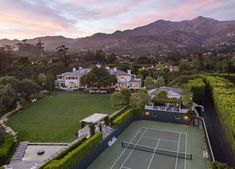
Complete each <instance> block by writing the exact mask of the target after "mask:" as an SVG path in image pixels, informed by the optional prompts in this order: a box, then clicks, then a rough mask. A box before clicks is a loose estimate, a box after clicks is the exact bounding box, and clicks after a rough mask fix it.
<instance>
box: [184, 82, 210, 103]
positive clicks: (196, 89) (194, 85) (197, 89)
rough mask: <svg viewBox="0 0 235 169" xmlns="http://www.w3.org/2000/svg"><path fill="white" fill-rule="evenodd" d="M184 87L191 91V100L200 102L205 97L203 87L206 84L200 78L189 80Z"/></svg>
mask: <svg viewBox="0 0 235 169" xmlns="http://www.w3.org/2000/svg"><path fill="white" fill-rule="evenodd" d="M184 87H186V88H189V89H190V90H191V92H192V93H193V101H194V102H196V103H198V104H202V102H203V98H204V97H205V88H206V85H205V83H204V82H203V79H202V78H197V79H193V80H189V81H188V83H187V84H185V85H184Z"/></svg>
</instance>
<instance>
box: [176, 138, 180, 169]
mask: <svg viewBox="0 0 235 169" xmlns="http://www.w3.org/2000/svg"><path fill="white" fill-rule="evenodd" d="M180 138H181V133H180V135H179V141H178V147H177V157H176V160H175V169H177V166H178V154H179V148H180Z"/></svg>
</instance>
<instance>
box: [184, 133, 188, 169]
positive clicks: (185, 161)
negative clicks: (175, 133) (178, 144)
mask: <svg viewBox="0 0 235 169" xmlns="http://www.w3.org/2000/svg"><path fill="white" fill-rule="evenodd" d="M187 145H188V143H187V133H186V135H185V157H186V153H187ZM186 166H187V160H186V158H185V159H184V169H186V168H187V167H186Z"/></svg>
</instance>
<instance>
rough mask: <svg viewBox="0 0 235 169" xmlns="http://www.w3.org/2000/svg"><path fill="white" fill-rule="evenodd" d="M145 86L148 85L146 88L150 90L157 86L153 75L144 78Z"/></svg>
mask: <svg viewBox="0 0 235 169" xmlns="http://www.w3.org/2000/svg"><path fill="white" fill-rule="evenodd" d="M144 86H145V87H146V89H148V90H150V89H153V88H155V87H156V83H155V81H154V79H153V78H152V77H151V76H147V77H146V79H145V80H144Z"/></svg>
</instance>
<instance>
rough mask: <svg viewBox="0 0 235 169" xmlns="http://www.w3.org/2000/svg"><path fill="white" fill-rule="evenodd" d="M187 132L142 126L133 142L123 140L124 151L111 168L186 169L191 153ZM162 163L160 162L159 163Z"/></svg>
mask: <svg viewBox="0 0 235 169" xmlns="http://www.w3.org/2000/svg"><path fill="white" fill-rule="evenodd" d="M186 135H187V134H186V133H179V132H173V131H168V130H158V129H152V128H145V127H143V128H140V130H139V131H138V132H137V134H136V135H135V136H134V137H133V139H132V140H131V142H125V141H124V142H122V147H123V148H124V150H123V151H122V153H121V155H120V156H119V158H118V159H117V160H116V161H115V163H114V164H113V166H112V167H111V169H155V168H156V166H159V165H160V166H164V168H168V169H185V168H186V165H187V159H188V160H191V154H187V152H186V141H187V136H186ZM159 163H160V164H159Z"/></svg>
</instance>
